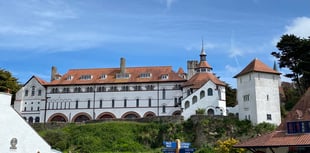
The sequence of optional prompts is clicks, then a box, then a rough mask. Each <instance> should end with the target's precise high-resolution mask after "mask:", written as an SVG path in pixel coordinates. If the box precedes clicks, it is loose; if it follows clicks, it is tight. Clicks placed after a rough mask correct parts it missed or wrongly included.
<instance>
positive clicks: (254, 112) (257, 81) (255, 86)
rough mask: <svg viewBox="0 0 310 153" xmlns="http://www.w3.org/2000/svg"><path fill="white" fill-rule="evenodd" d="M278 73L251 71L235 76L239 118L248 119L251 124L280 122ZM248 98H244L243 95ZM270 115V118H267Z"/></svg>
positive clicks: (277, 123)
mask: <svg viewBox="0 0 310 153" xmlns="http://www.w3.org/2000/svg"><path fill="white" fill-rule="evenodd" d="M279 79H280V78H279V75H276V74H270V73H261V72H252V73H248V74H245V75H242V76H239V77H238V78H237V89H238V90H237V100H238V107H239V119H240V120H244V119H250V120H251V121H252V123H253V124H259V123H262V122H268V123H272V124H276V125H279V124H280V123H281V112H280V98H279ZM246 95H248V96H249V99H248V100H245V99H244V96H246ZM267 114H270V115H271V120H269V119H267Z"/></svg>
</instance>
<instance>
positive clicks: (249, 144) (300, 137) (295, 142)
mask: <svg viewBox="0 0 310 153" xmlns="http://www.w3.org/2000/svg"><path fill="white" fill-rule="evenodd" d="M303 145H310V134H294V135H287V134H286V131H274V132H271V133H268V134H264V135H262V136H258V137H255V138H252V139H250V140H247V141H244V142H241V143H238V144H236V145H234V147H237V148H258V147H280V146H283V147H284V146H303Z"/></svg>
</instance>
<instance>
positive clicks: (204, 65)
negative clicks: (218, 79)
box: [197, 61, 212, 69]
mask: <svg viewBox="0 0 310 153" xmlns="http://www.w3.org/2000/svg"><path fill="white" fill-rule="evenodd" d="M197 68H210V69H212V67H211V66H210V65H209V63H208V62H207V61H200V62H199V64H198V66H197Z"/></svg>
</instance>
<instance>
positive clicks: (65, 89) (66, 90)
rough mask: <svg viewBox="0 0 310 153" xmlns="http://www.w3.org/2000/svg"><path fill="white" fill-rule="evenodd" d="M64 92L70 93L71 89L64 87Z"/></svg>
mask: <svg viewBox="0 0 310 153" xmlns="http://www.w3.org/2000/svg"><path fill="white" fill-rule="evenodd" d="M62 92H63V93H69V92H70V89H69V88H64V89H63V90H62Z"/></svg>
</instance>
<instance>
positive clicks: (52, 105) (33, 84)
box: [15, 49, 226, 122]
mask: <svg viewBox="0 0 310 153" xmlns="http://www.w3.org/2000/svg"><path fill="white" fill-rule="evenodd" d="M194 63H197V64H194V65H192V66H193V67H192V68H193V70H194V71H192V73H191V75H188V74H187V73H185V72H184V71H183V69H179V70H178V72H174V71H173V69H172V67H171V66H146V67H126V62H125V59H124V58H121V61H120V67H117V68H96V69H71V70H68V72H67V73H65V74H63V75H61V74H58V73H57V69H56V68H55V67H52V71H51V81H50V82H45V81H43V80H41V79H39V78H37V77H32V78H31V79H30V80H29V81H28V82H27V83H26V84H25V85H24V87H23V88H22V89H21V90H20V91H18V93H17V95H16V101H15V109H16V110H17V111H18V112H19V113H20V114H21V115H22V116H23V117H24V118H25V119H26V120H27V121H29V122H38V120H35V118H37V119H38V118H39V119H40V122H53V121H58V122H81V121H87V120H100V119H105V118H142V117H151V116H171V115H183V116H184V118H185V119H187V118H189V117H190V116H191V115H195V114H196V110H197V109H206V111H208V113H209V114H210V115H226V100H225V97H226V96H225V85H226V84H225V83H223V82H222V81H220V80H219V79H218V78H217V77H216V76H214V74H213V73H212V72H211V70H212V68H211V66H210V65H209V64H208V63H207V61H206V54H205V52H204V50H203V49H202V52H201V55H200V62H199V63H198V61H196V62H194ZM189 77H190V78H189ZM187 79H188V80H187ZM39 90H40V95H38V94H39ZM198 97H199V98H198ZM195 98H196V99H195ZM193 100H194V101H195V102H194V101H193ZM188 103H190V105H189V104H188Z"/></svg>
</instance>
